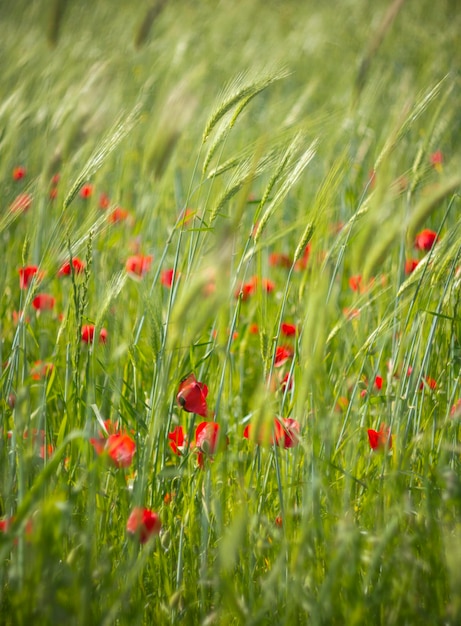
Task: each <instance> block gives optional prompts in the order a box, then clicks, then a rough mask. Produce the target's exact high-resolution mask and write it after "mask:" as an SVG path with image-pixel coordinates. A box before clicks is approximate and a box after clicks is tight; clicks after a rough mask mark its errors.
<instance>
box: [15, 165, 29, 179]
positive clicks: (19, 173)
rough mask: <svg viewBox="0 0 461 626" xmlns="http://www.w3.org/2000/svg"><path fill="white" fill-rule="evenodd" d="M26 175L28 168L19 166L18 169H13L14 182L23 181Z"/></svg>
mask: <svg viewBox="0 0 461 626" xmlns="http://www.w3.org/2000/svg"><path fill="white" fill-rule="evenodd" d="M26 173H27V171H26V168H25V167H23V166H22V165H18V166H17V167H15V168H13V180H21V179H22V178H24V176H25V175H26Z"/></svg>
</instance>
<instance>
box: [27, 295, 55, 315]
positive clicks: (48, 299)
mask: <svg viewBox="0 0 461 626" xmlns="http://www.w3.org/2000/svg"><path fill="white" fill-rule="evenodd" d="M55 302H56V300H55V299H54V298H53V296H50V294H48V293H39V294H38V295H36V296H35V298H34V299H33V300H32V306H33V307H34V309H36V310H37V311H51V309H53V308H54V305H55Z"/></svg>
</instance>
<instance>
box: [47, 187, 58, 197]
mask: <svg viewBox="0 0 461 626" xmlns="http://www.w3.org/2000/svg"><path fill="white" fill-rule="evenodd" d="M57 197H58V188H57V187H52V188H51V189H50V193H49V198H50V200H56V198H57Z"/></svg>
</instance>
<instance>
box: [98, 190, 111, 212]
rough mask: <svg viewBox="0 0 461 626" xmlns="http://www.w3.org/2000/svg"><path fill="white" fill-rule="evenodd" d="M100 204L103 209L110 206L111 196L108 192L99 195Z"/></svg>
mask: <svg viewBox="0 0 461 626" xmlns="http://www.w3.org/2000/svg"><path fill="white" fill-rule="evenodd" d="M98 206H99V208H100V209H102V210H103V211H104V210H105V209H107V208H109V206H110V198H109V196H108V195H107V194H106V193H101V194H100V195H99V201H98Z"/></svg>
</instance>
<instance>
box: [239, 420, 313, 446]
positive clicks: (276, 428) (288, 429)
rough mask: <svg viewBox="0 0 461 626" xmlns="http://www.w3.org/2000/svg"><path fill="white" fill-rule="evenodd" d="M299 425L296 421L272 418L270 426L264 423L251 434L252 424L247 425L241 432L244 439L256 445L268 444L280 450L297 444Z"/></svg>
mask: <svg viewBox="0 0 461 626" xmlns="http://www.w3.org/2000/svg"><path fill="white" fill-rule="evenodd" d="M300 429H301V427H300V424H299V422H298V421H297V420H295V419H291V418H286V419H285V418H283V419H281V420H279V419H278V418H274V420H273V422H272V424H270V423H268V422H264V423H263V424H259V425H258V430H257V431H256V433H253V426H252V424H248V425H247V426H246V427H245V430H244V431H243V436H244V437H245V439H249V440H252V441H255V442H256V443H257V444H258V445H264V444H270V445H274V444H275V445H276V446H280V447H282V448H285V449H288V448H294V447H295V446H297V445H298V443H299V433H300Z"/></svg>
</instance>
